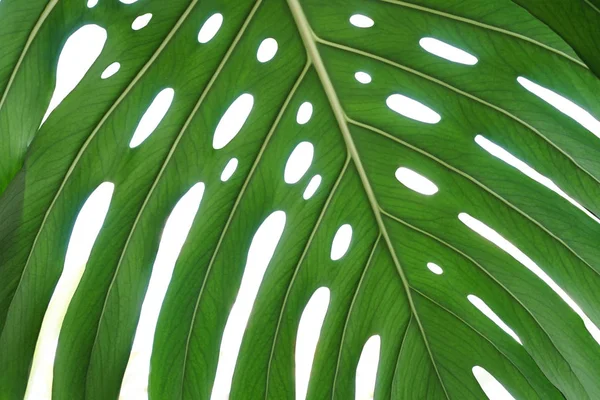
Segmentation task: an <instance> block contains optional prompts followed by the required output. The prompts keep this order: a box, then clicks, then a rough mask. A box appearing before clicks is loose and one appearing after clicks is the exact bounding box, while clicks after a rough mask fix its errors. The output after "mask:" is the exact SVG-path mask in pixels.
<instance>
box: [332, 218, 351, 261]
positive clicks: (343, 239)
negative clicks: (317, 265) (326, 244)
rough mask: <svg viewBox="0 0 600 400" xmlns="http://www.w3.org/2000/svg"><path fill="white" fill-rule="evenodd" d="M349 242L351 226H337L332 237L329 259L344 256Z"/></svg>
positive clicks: (337, 258) (335, 259)
mask: <svg viewBox="0 0 600 400" xmlns="http://www.w3.org/2000/svg"><path fill="white" fill-rule="evenodd" d="M350 242H352V226H351V225H350V224H344V225H342V226H340V227H339V228H338V230H337V232H336V233H335V236H334V237H333V242H332V243H331V254H330V257H331V259H332V260H333V261H337V260H339V259H340V258H342V257H344V256H345V255H346V253H347V252H348V249H349V248H350Z"/></svg>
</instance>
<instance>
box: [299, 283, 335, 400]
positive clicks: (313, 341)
mask: <svg viewBox="0 0 600 400" xmlns="http://www.w3.org/2000/svg"><path fill="white" fill-rule="evenodd" d="M329 298H330V293H329V289H328V288H326V287H320V288H319V289H317V290H316V291H315V292H314V293H313V295H312V296H311V298H310V300H309V301H308V303H307V304H306V307H305V308H304V311H303V312H302V316H301V317H300V324H299V325H298V333H297V335H296V352H295V354H296V360H295V366H296V400H305V399H306V393H307V392H308V383H309V380H310V371H311V369H312V364H313V360H314V358H315V352H316V350H317V344H318V342H319V336H321V328H322V327H323V322H325V316H326V315H327V308H328V307H329Z"/></svg>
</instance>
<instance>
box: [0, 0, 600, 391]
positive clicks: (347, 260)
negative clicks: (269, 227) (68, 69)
mask: <svg viewBox="0 0 600 400" xmlns="http://www.w3.org/2000/svg"><path fill="white" fill-rule="evenodd" d="M599 9H600V4H598V1H597V0H571V1H568V2H565V1H558V0H556V1H545V2H540V1H536V0H514V1H509V0H494V1H481V0H461V1H458V0H451V1H444V2H441V1H434V0H412V1H400V0H378V1H375V0H371V1H365V0H344V1H342V0H329V1H327V2H324V1H321V0H287V1H284V0H262V1H261V0H256V1H251V0H236V1H233V0H230V1H228V0H210V1H198V0H170V1H164V0H139V1H137V2H134V3H133V4H124V3H122V2H118V1H116V0H110V1H109V0H100V1H99V2H98V4H97V5H95V6H93V7H91V8H90V7H88V6H87V5H86V2H85V1H84V0H50V1H38V0H30V1H27V2H24V1H19V0H1V1H0V38H1V39H2V40H1V43H2V49H3V52H2V55H0V94H1V97H0V370H1V371H2V373H1V374H0V399H19V398H23V396H24V395H25V393H26V391H28V394H29V393H31V392H32V390H33V389H34V388H32V385H33V384H32V383H31V382H32V381H31V377H30V376H31V375H32V374H33V372H36V369H35V368H36V367H35V366H37V365H39V364H38V363H39V362H40V361H39V360H40V359H41V358H42V355H41V350H40V346H41V345H40V344H39V343H40V342H41V341H40V337H43V334H42V335H40V330H41V327H42V322H44V321H45V318H46V320H48V319H49V318H50V317H49V314H50V313H49V312H48V313H47V312H46V311H47V309H48V306H49V303H50V300H51V299H54V296H59V295H60V293H59V292H60V286H58V287H59V289H57V291H56V292H55V288H56V287H57V282H58V281H59V278H61V274H63V272H64V271H66V268H65V269H64V271H63V267H64V265H65V259H66V253H67V247H68V245H69V238H70V236H71V232H72V230H73V227H74V224H75V221H76V219H77V217H78V214H79V212H80V210H81V208H82V207H83V205H84V203H85V202H86V200H87V199H88V197H89V196H90V195H91V194H92V193H93V192H94V190H95V189H96V188H98V187H99V186H100V185H101V184H102V183H103V182H111V183H113V184H114V193H113V195H112V198H111V200H110V207H109V211H108V214H107V216H106V218H105V219H104V223H103V225H102V229H101V231H100V234H99V235H98V237H97V239H96V240H95V243H94V244H93V249H92V251H91V254H90V255H89V259H88V260H87V263H85V265H84V266H82V269H83V271H82V276H81V278H80V280H79V281H78V282H77V281H75V283H76V290H75V293H74V295H73V297H72V298H71V299H70V302H69V300H68V299H67V302H68V303H69V304H68V309H66V310H63V311H64V312H65V313H66V314H65V315H64V320H62V319H61V320H59V322H58V325H57V327H56V331H57V332H56V333H57V334H58V333H59V340H58V344H57V348H56V354H55V357H54V364H53V367H52V368H53V374H52V382H51V391H52V398H53V399H69V400H70V399H99V400H100V399H101V400H104V399H117V398H118V397H119V394H120V393H122V388H123V387H125V386H126V384H127V383H126V382H124V375H125V372H126V369H127V367H128V363H130V359H131V351H132V346H133V343H134V338H136V328H137V327H138V323H139V321H140V314H141V312H142V305H143V304H144V301H145V299H146V297H147V296H146V294H147V293H148V288H149V285H150V278H151V276H152V273H153V267H156V268H159V267H163V266H162V265H160V263H159V262H158V261H156V260H157V252H158V250H159V245H160V243H161V235H162V233H163V232H170V231H168V230H166V229H165V224H166V221H167V218H169V215H171V212H172V211H173V209H174V207H175V205H176V204H178V201H179V200H180V199H181V198H182V196H184V195H185V194H186V193H187V192H188V191H189V190H190V188H192V187H194V185H195V184H197V183H199V182H201V183H203V184H204V185H205V186H203V187H205V190H204V192H203V195H202V200H201V202H200V206H199V209H198V212H197V214H196V216H195V217H194V220H193V224H191V229H190V231H189V234H188V236H187V239H185V243H184V245H183V247H182V249H181V252H180V253H179V256H178V257H177V261H176V264H175V266H174V270H173V274H172V277H171V278H170V281H169V282H168V290H167V291H166V296H165V298H164V301H163V302H162V306H161V308H160V315H159V316H158V322H157V324H156V331H155V334H154V338H153V345H152V352H151V361H150V374H149V377H148V394H149V397H150V398H152V399H209V398H211V393H212V392H213V382H214V380H215V376H216V374H217V365H218V364H219V360H220V357H223V354H224V352H223V351H220V348H221V344H222V340H223V332H224V330H225V328H226V325H227V324H228V318H229V317H230V312H231V310H232V308H233V307H234V304H237V303H236V298H237V296H238V291H239V289H240V286H241V285H242V282H243V280H242V278H243V277H244V279H246V278H245V275H244V272H245V267H246V264H247V261H248V259H249V258H250V256H249V250H250V247H251V243H252V240H253V237H254V235H255V233H256V232H257V230H258V228H259V227H260V226H261V224H262V223H263V222H264V221H265V219H266V218H267V217H268V216H270V215H272V214H273V213H274V212H275V211H283V212H284V213H285V227H284V229H283V234H282V236H281V238H280V240H279V241H278V242H277V244H276V249H275V252H274V255H273V257H272V259H271V260H270V262H269V263H268V266H266V272H265V273H264V277H263V278H262V281H261V282H260V288H259V289H258V293H257V296H256V299H255V301H254V303H253V304H246V306H247V307H251V310H252V312H251V314H250V317H249V320H248V323H247V325H246V326H245V330H244V325H243V324H242V325H241V328H240V329H241V330H242V331H243V340H242V342H241V347H240V351H239V355H238V356H237V363H236V366H235V373H234V374H233V380H232V383H231V391H230V398H232V399H263V398H264V399H287V398H292V399H293V398H295V393H296V392H297V388H296V386H297V385H298V382H297V381H298V379H297V378H296V377H295V372H297V371H296V364H295V362H296V361H295V360H296V357H297V356H298V353H297V352H296V342H297V332H298V328H299V325H300V320H301V317H302V316H303V311H304V310H305V307H306V305H307V303H308V302H309V299H311V297H312V296H313V294H314V293H315V292H316V291H317V289H319V288H321V287H327V288H328V289H329V291H330V300H329V303H328V307H327V313H326V317H325V320H324V324H323V327H322V329H321V330H320V334H319V341H318V345H317V349H316V352H315V356H314V361H313V363H312V370H311V373H310V384H309V387H308V395H307V398H308V399H328V398H331V399H351V398H354V396H355V393H354V391H355V381H356V368H357V364H358V362H359V358H360V357H361V352H362V349H363V346H364V345H365V343H366V342H367V340H368V339H369V338H370V337H372V336H373V335H379V336H380V338H381V349H380V353H379V362H378V366H377V379H376V384H375V389H374V398H375V399H384V398H393V399H438V398H439V399H460V400H466V399H479V398H484V397H485V396H486V394H485V393H484V389H483V388H482V386H481V385H480V383H478V381H477V380H476V377H475V376H474V372H473V368H474V367H476V366H479V367H481V368H483V369H484V370H485V371H487V372H488V373H489V374H491V375H492V376H493V377H494V378H495V379H496V380H497V381H498V382H500V383H501V384H502V385H503V386H504V387H505V388H506V390H508V392H510V394H511V395H512V396H513V397H514V398H517V399H544V400H545V399H562V398H566V399H575V400H581V399H590V400H593V399H598V398H600V379H598V377H599V376H600V331H598V328H597V327H598V326H600V246H599V245H598V243H600V221H599V219H598V217H597V216H598V215H600V145H599V144H598V143H599V142H598V140H600V122H599V121H598V119H600V102H598V93H600V79H599V77H600V48H599V47H598V46H599V42H598V40H597V38H598V27H599V26H600V11H599ZM147 13H151V14H152V19H151V20H150V22H149V24H148V25H147V26H145V27H143V28H142V29H140V30H132V28H131V25H132V22H133V21H134V20H135V19H136V18H137V17H138V16H140V15H144V14H147ZM216 13H220V14H221V15H222V16H223V23H222V25H221V26H220V28H219V29H218V31H217V32H216V34H215V36H214V37H211V38H209V39H210V40H209V39H206V40H204V39H203V40H200V42H199V40H198V34H199V31H200V29H201V28H202V26H203V25H204V24H205V23H206V21H207V20H209V18H210V17H211V16H213V15H214V14H216ZM355 15H362V16H364V17H368V18H369V19H370V21H372V24H371V23H369V20H364V19H363V23H364V25H363V26H364V27H362V28H361V27H357V26H354V25H353V24H352V23H351V19H352V20H354V19H353V16H355ZM89 24H96V25H98V26H100V27H103V28H104V29H105V30H106V32H107V35H108V40H107V42H106V44H105V46H104V48H103V50H102V53H101V54H100V56H99V57H98V58H97V60H96V61H95V62H94V63H93V65H92V67H91V68H90V69H89V71H88V72H87V73H86V75H85V77H84V78H83V80H82V81H81V82H80V83H79V84H78V85H77V86H76V87H75V89H74V90H73V91H72V92H71V93H70V94H69V95H68V96H67V97H66V98H65V99H64V100H63V101H62V102H61V104H60V105H59V106H58V107H57V108H56V109H55V110H54V111H52V113H51V114H50V116H49V118H48V119H47V120H46V121H45V122H44V123H43V124H42V125H41V126H40V124H41V122H42V119H43V116H44V113H45V111H46V109H47V107H48V104H49V102H50V98H51V96H52V94H53V90H54V86H55V80H56V79H55V75H56V69H57V60H58V57H59V53H60V50H61V48H62V47H63V46H64V44H65V43H66V41H67V39H68V37H69V36H70V35H71V34H72V33H73V32H75V31H77V30H78V29H79V28H80V27H82V26H84V25H89ZM359 25H360V24H359ZM267 38H273V39H275V40H276V41H277V51H276V53H275V54H274V56H272V54H271V55H270V56H268V57H267V56H265V57H264V58H263V57H259V59H257V51H258V49H259V47H261V43H263V41H264V40H265V39H267ZM423 38H432V39H436V40H437V41H441V42H444V43H446V44H448V45H451V46H453V47H454V48H455V49H460V50H462V51H464V52H466V53H468V54H469V55H471V58H470V59H469V61H468V62H467V61H465V62H464V63H460V62H453V61H451V60H448V59H446V58H444V57H441V56H439V55H435V54H433V53H432V52H429V51H426V50H425V47H426V46H425V45H423V44H421V45H420V43H422V42H421V40H422V39H423ZM432 42H435V40H434V41H432ZM432 42H431V41H430V43H432ZM437 43H438V44H439V42H437ZM271 56H272V58H269V57H271ZM473 56H474V57H476V61H477V62H476V63H475V61H474V59H473ZM114 62H119V63H120V66H121V67H120V69H119V71H118V72H117V73H116V74H115V75H114V76H111V77H110V78H107V79H101V78H100V76H101V75H102V73H103V71H105V69H106V68H107V67H108V66H109V65H111V64H113V63H114ZM357 72H362V73H363V75H362V76H360V75H359V76H358V77H355V74H356V73H357ZM365 74H368V76H367V75H365ZM359 78H360V79H361V80H362V81H363V82H360V81H359V80H358V79H359ZM167 88H171V89H172V90H173V91H174V97H173V102H172V104H171V106H170V108H169V109H168V111H167V112H166V114H165V116H164V118H163V119H162V121H161V122H160V124H159V125H158V127H157V128H156V129H155V130H154V131H153V132H152V133H151V134H150V136H149V137H147V138H146V139H145V140H143V141H142V142H141V143H139V142H138V141H136V142H135V146H134V147H133V148H132V146H133V144H132V137H133V135H134V132H135V131H136V128H137V127H138V123H139V122H140V120H141V119H142V116H143V115H144V113H145V112H146V110H147V109H148V107H149V106H150V104H151V103H152V102H153V100H154V99H155V98H156V96H157V95H158V94H159V93H161V92H162V91H163V90H165V89H167ZM549 90H551V91H553V92H555V93H557V94H558V95H560V96H562V97H561V98H559V100H556V98H555V99H554V100H552V99H550V98H549V97H547V96H550V94H551V93H550V92H549ZM164 93H166V92H164ZM536 93H538V94H539V97H538V95H536ZM540 93H541V94H540ZM244 94H246V97H244V98H245V99H246V100H248V99H249V98H250V97H248V95H251V96H252V97H251V98H252V106H251V111H250V112H249V114H248V118H247V120H246V121H245V123H244V124H243V126H242V127H241V129H240V131H239V133H238V134H237V135H235V136H234V137H233V138H228V139H227V140H223V141H220V142H218V143H219V144H218V145H216V144H215V141H214V136H215V132H216V131H217V127H218V126H219V125H220V122H221V120H222V117H223V115H224V114H225V113H226V111H227V110H228V109H229V107H230V106H231V105H232V104H234V102H235V101H236V99H238V98H240V96H242V95H244ZM545 96H546V97H545ZM394 101H399V102H400V103H399V104H395V103H394ZM305 102H310V103H311V105H312V114H311V115H310V116H308V117H305V118H304V120H301V119H298V118H297V114H298V111H299V109H300V108H301V106H302V105H303V104H304V103H305ZM415 102H417V103H416V104H417V105H418V106H419V107H420V108H421V110H424V111H425V112H426V115H422V114H421V115H416V114H415V113H414V111H411V109H410V107H409V106H410V105H411V104H413V105H414V104H415ZM559 102H562V105H561V106H560V107H559V106H558V103H559ZM394 104H395V105H394ZM565 104H566V106H567V108H565V107H564V106H565ZM568 107H570V110H575V111H574V113H576V114H577V115H579V116H583V117H584V118H585V117H587V120H586V121H584V122H581V121H579V122H578V120H576V119H577V118H578V117H576V115H575V114H574V113H571V111H569V109H568ZM394 109H395V110H394ZM238 112H239V111H238ZM586 112H587V114H586ZM153 113H154V111H153ZM235 117H236V115H235V112H234V111H231V113H228V114H227V117H226V118H225V120H226V121H225V122H224V123H227V122H231V120H230V119H233V118H235ZM230 139H231V140H230ZM301 142H308V143H310V144H311V145H312V146H313V147H312V148H313V149H314V157H312V159H311V163H310V166H309V167H308V170H307V171H306V173H304V174H303V175H302V176H301V177H300V178H298V179H297V182H296V179H293V180H291V181H289V180H288V179H286V178H285V177H284V170H285V169H286V165H287V164H288V158H289V157H290V154H292V152H293V151H294V149H296V148H297V146H298V144H300V143H301ZM306 146H308V145H306ZM306 146H305V148H308V147H306ZM298 154H300V152H298ZM507 156H510V157H512V158H507ZM233 158H236V159H237V169H235V171H234V173H233V175H232V176H231V177H230V178H229V179H227V180H225V179H224V181H223V180H222V179H221V176H222V172H223V169H224V168H225V166H226V165H227V164H228V163H229V162H230V160H232V159H233ZM309 158H310V157H309ZM290 162H291V161H290ZM407 171H408V172H407ZM405 173H407V174H408V175H403V174H405ZM299 175H301V174H299ZM317 175H318V176H319V177H320V178H321V181H320V182H321V183H320V185H319V186H318V188H317V189H316V192H315V193H314V195H312V196H308V195H307V192H306V191H307V186H308V185H309V182H311V180H312V179H313V177H315V176H317ZM315 179H316V178H315ZM411 179H412V180H411ZM415 179H416V180H417V181H418V180H419V179H421V182H423V179H424V180H425V181H424V182H425V183H426V184H428V185H427V186H426V189H422V186H421V187H420V186H418V185H417V184H416V183H415ZM286 181H288V182H291V183H288V182H286ZM315 182H316V180H315ZM415 185H416V186H415ZM303 197H309V198H307V199H305V198H303ZM190 222H191V221H190ZM345 224H348V225H350V226H351V228H352V236H351V241H350V245H349V248H348V250H347V252H345V254H343V255H342V256H341V258H339V259H337V258H338V257H332V256H331V255H332V242H333V241H334V237H336V233H337V232H338V229H339V228H340V227H341V226H342V225H345ZM336 240H337V239H336ZM155 261H156V263H155ZM248 263H249V262H248ZM433 264H435V265H433ZM65 273H66V272H65ZM244 282H245V280H244ZM165 284H166V282H165ZM478 307H479V308H478ZM481 307H484V308H485V307H487V308H489V309H491V310H492V311H493V313H494V316H493V317H489V316H487V315H486V314H484V312H483V311H481ZM249 309H250V308H249ZM232 315H233V314H232ZM302 318H303V317H302ZM494 320H495V321H494ZM58 331H59V332H58ZM594 335H596V336H595V337H594ZM36 345H37V348H38V350H36ZM226 350H230V349H226ZM34 355H35V358H34ZM49 362H50V361H49ZM32 365H33V366H34V368H33V370H32ZM142 379H143V382H142V383H143V384H145V379H146V377H145V376H142ZM28 382H29V387H28ZM227 389H228V388H227V387H226V388H224V390H225V392H227ZM30 398H32V397H31V396H30ZM122 398H126V396H124V395H123V394H122ZM215 400H216V399H215Z"/></svg>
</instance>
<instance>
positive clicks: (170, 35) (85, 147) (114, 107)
mask: <svg viewBox="0 0 600 400" xmlns="http://www.w3.org/2000/svg"><path fill="white" fill-rule="evenodd" d="M197 2H198V0H192V2H191V4H190V5H189V6H188V8H187V9H186V10H185V12H184V13H183V14H182V16H181V17H180V18H179V20H178V21H177V23H176V24H175V25H174V26H173V28H172V29H171V31H169V33H168V34H167V36H166V37H165V39H164V40H163V41H162V43H161V44H160V46H159V47H158V49H156V51H155V52H154V54H153V55H152V56H151V57H150V59H149V60H148V62H146V64H145V65H144V66H143V67H142V69H141V70H140V71H139V72H138V74H137V75H136V76H135V78H134V79H133V80H132V81H131V83H130V84H129V85H128V86H127V88H125V90H124V91H123V93H121V95H120V96H119V98H118V99H117V100H116V101H115V103H114V104H113V105H112V106H111V107H110V108H109V110H108V111H107V112H106V113H105V114H104V116H103V117H102V119H101V120H100V122H99V123H98V124H97V125H96V127H95V128H94V130H93V131H92V133H90V136H88V138H87V139H86V140H85V142H84V143H83V145H82V146H81V148H80V149H79V151H78V153H77V155H76V156H75V158H74V159H73V161H72V162H71V165H70V166H69V169H68V170H67V172H66V174H65V177H64V178H63V180H62V182H61V184H60V186H59V188H58V190H57V192H56V194H55V195H54V197H53V198H52V201H51V202H50V205H49V206H48V209H47V210H46V212H45V213H44V217H43V219H42V222H41V224H40V227H39V228H38V230H37V232H36V235H35V238H34V240H33V243H32V245H31V249H30V250H29V254H28V255H27V260H26V261H25V265H24V267H23V271H22V272H21V275H20V277H19V283H18V284H17V287H16V289H15V292H14V293H17V291H18V290H19V288H20V286H21V283H22V281H23V277H24V276H25V272H26V271H27V267H28V266H29V261H30V260H31V256H32V255H33V252H34V250H35V248H36V245H37V242H38V239H39V237H40V234H41V232H42V231H43V229H44V227H45V224H46V221H47V220H48V217H49V216H50V212H51V211H52V209H53V208H54V205H55V204H56V201H57V200H58V197H59V196H60V194H61V193H62V190H63V189H64V187H65V186H66V183H67V180H68V179H69V177H70V176H71V174H72V173H73V171H74V170H75V167H76V166H77V163H78V162H79V160H80V159H81V157H82V156H83V153H84V152H85V150H86V149H87V147H88V146H89V144H90V143H91V142H92V140H93V139H94V137H95V136H96V134H97V133H98V132H99V130H100V128H101V127H102V125H104V123H105V122H106V121H107V120H108V118H109V116H110V115H111V114H112V112H113V111H114V110H115V109H116V108H117V107H118V105H119V104H120V103H121V101H123V99H124V98H125V97H126V96H127V94H128V93H129V92H130V91H131V89H132V88H133V87H134V86H135V84H136V83H137V82H138V81H139V80H140V79H141V78H142V76H143V75H144V74H145V73H146V71H147V70H148V69H149V68H150V66H151V65H152V63H153V62H154V61H155V60H156V59H157V58H158V56H159V55H160V53H162V51H163V50H164V48H165V47H166V46H167V44H168V43H169V41H170V40H171V38H172V37H173V36H174V35H175V32H176V31H177V30H178V29H179V27H180V26H181V25H182V24H183V22H184V21H185V19H186V18H187V16H188V15H189V13H190V12H191V10H192V8H193V7H194V6H195V5H196V3H197ZM13 298H14V296H13ZM11 309H12V299H11V301H10V305H9V307H8V311H7V315H8V314H9V313H10V311H11ZM3 335H4V330H3V331H2V334H0V338H1V337H2V336H3Z"/></svg>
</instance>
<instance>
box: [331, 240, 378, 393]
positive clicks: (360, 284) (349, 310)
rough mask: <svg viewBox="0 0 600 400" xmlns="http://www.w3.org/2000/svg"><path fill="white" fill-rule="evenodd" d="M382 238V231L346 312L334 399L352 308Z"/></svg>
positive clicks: (336, 370) (336, 365) (335, 378)
mask: <svg viewBox="0 0 600 400" xmlns="http://www.w3.org/2000/svg"><path fill="white" fill-rule="evenodd" d="M380 239H381V233H380V234H379V235H378V236H377V239H376V240H375V243H374V244H373V247H372V248H371V253H370V254H369V258H368V259H367V263H366V265H365V268H364V270H363V272H362V274H361V276H360V279H359V281H358V285H357V286H356V290H355V291H354V295H353V296H352V301H351V302H350V308H349V309H348V313H347V314H346V318H345V320H344V328H343V329H342V338H341V340H340V349H339V350H338V357H337V362H336V364H335V372H334V374H333V386H332V387H331V400H334V398H335V388H336V385H337V377H338V373H339V368H340V361H341V360H342V348H343V347H344V341H345V340H346V331H347V329H348V325H349V323H350V317H351V316H352V310H353V309H354V304H355V303H356V299H357V298H358V293H359V292H360V289H361V287H362V284H363V280H364V279H365V276H366V275H367V271H368V270H369V266H370V265H371V262H372V261H373V258H374V256H375V252H376V250H377V245H379V240H380Z"/></svg>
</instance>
